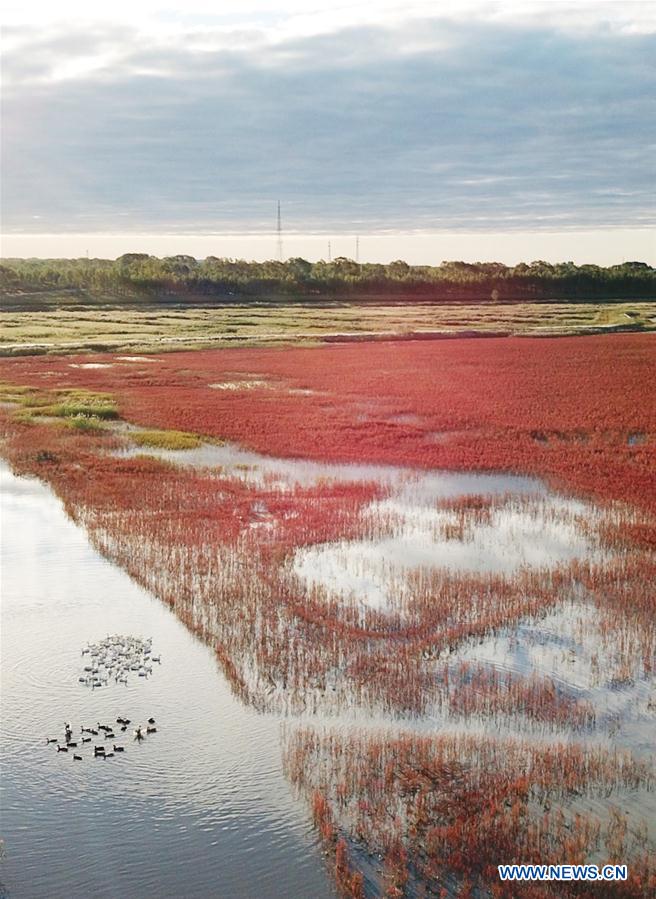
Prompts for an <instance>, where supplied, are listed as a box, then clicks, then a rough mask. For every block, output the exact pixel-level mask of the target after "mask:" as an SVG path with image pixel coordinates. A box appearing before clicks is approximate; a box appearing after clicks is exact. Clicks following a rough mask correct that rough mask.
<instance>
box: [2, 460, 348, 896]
mask: <svg viewBox="0 0 656 899" xmlns="http://www.w3.org/2000/svg"><path fill="white" fill-rule="evenodd" d="M0 476H1V490H2V507H1V511H2V569H1V571H2V672H3V683H2V732H1V750H2V758H3V763H2V786H1V788H2V799H1V806H0V807H1V809H2V836H3V838H4V848H5V859H4V862H3V864H2V868H3V873H2V880H3V883H4V888H5V891H6V895H8V896H11V897H15V899H21V897H29V899H40V897H44V899H45V897H48V899H58V897H67V899H75V897H80V899H81V897H84V899H87V897H89V896H93V897H97V899H104V897H121V899H133V897H134V899H136V897H139V899H141V897H150V896H152V897H158V899H160V897H176V899H180V897H185V899H192V897H253V899H255V897H257V899H262V897H281V899H282V897H285V899H286V897H318V899H321V897H329V896H333V895H334V894H333V892H332V888H331V886H330V883H329V879H328V875H327V872H326V870H325V867H324V861H323V859H322V856H321V853H320V851H319V849H318V847H317V845H316V842H315V840H314V837H313V834H312V831H311V827H310V823H309V820H308V817H307V807H306V806H305V805H304V804H301V802H300V801H296V800H295V799H294V798H293V796H292V794H291V792H290V788H289V785H288V783H287V782H286V781H285V779H284V776H283V774H282V769H281V758H280V733H279V730H280V722H279V720H278V719H276V718H275V717H273V716H263V715H258V714H255V713H254V712H251V711H250V710H248V709H246V708H244V707H243V706H242V705H241V704H240V703H239V702H238V701H237V700H235V699H234V698H233V697H232V695H231V692H230V689H229V687H228V685H227V684H226V682H225V680H224V678H223V676H222V674H221V672H220V670H219V668H218V666H217V663H216V661H215V659H214V656H213V654H212V652H211V651H210V650H209V648H208V647H206V646H205V645H204V644H202V643H201V642H200V641H199V640H198V639H196V638H195V637H194V636H193V635H192V634H190V633H189V632H188V631H187V630H186V628H185V627H184V625H182V623H181V622H180V621H179V620H178V619H177V618H176V617H175V615H174V614H173V613H171V612H170V611H169V610H168V609H167V608H166V607H165V606H163V605H162V604H161V603H160V602H159V601H158V600H156V599H154V598H153V597H152V596H151V595H150V594H148V593H147V592H145V591H144V590H142V589H141V588H140V587H138V586H137V585H136V584H134V583H133V582H132V581H131V580H130V578H129V577H128V576H127V575H126V574H125V573H124V572H123V571H121V570H119V569H118V568H116V567H115V566H114V565H112V564H111V563H110V562H108V561H106V560H105V559H103V558H102V557H100V556H99V555H98V554H97V553H96V552H95V550H93V549H92V548H91V546H90V545H89V543H88V541H87V538H86V536H85V534H84V532H83V531H82V530H81V529H80V528H78V527H76V526H75V525H74V524H73V523H72V522H71V521H70V520H69V519H68V518H67V517H66V514H65V512H64V510H63V507H62V505H61V503H60V502H59V501H58V500H57V498H56V497H54V496H53V494H52V493H51V492H50V491H49V490H48V489H47V488H46V487H44V486H43V485H42V484H40V483H38V482H37V481H34V480H27V479H22V478H20V479H19V478H17V477H15V476H14V475H12V474H11V473H10V472H9V471H8V469H7V468H6V467H5V466H2V468H0ZM113 633H121V634H133V635H136V636H143V637H149V636H152V638H153V649H154V652H156V653H161V657H162V664H161V666H155V670H154V672H153V675H152V677H150V678H148V679H147V680H144V679H143V678H137V677H133V678H131V679H130V682H129V684H128V686H124V685H114V684H112V685H111V686H109V687H103V688H102V689H99V690H95V691H91V690H90V689H87V688H86V687H84V686H83V685H82V684H80V683H78V676H79V674H80V673H81V668H82V666H83V665H84V664H85V659H86V658H88V657H84V659H83V658H82V656H81V654H80V651H81V648H82V646H84V645H86V643H87V641H92V642H93V641H96V640H98V639H100V638H102V637H104V636H106V635H107V634H113ZM117 715H122V716H125V717H128V718H130V719H131V720H132V722H142V723H145V721H146V719H147V718H148V717H150V716H153V717H155V718H156V719H157V726H158V733H157V734H156V735H153V736H151V737H149V738H148V739H147V740H146V741H145V742H144V743H143V744H141V745H138V744H136V743H135V742H133V740H132V738H131V737H130V739H127V740H126V737H125V736H124V737H123V738H122V739H121V740H120V742H122V743H124V745H125V746H126V748H127V751H126V752H125V753H124V754H123V755H122V756H115V757H114V758H113V759H107V760H105V761H103V760H102V759H97V760H94V758H93V756H92V754H91V753H90V752H89V749H88V747H85V748H84V750H83V752H82V754H83V761H81V762H75V761H73V758H72V753H68V754H64V753H60V754H58V753H57V752H56V750H55V749H54V747H53V746H46V745H45V738H46V736H59V737H60V738H61V737H62V735H63V722H64V721H70V722H71V723H72V725H73V728H74V731H77V730H78V728H79V726H80V724H82V723H83V724H85V725H92V724H94V723H95V722H97V721H98V720H100V721H101V722H105V721H106V722H108V723H109V722H111V721H114V720H115V719H116V717H117ZM131 731H132V728H130V731H129V733H130V734H131ZM96 742H103V741H102V740H96ZM107 742H108V741H105V743H107ZM109 742H111V741H109ZM117 742H119V741H118V740H117ZM91 745H92V744H91Z"/></svg>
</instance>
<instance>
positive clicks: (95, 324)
mask: <svg viewBox="0 0 656 899" xmlns="http://www.w3.org/2000/svg"><path fill="white" fill-rule="evenodd" d="M0 321H2V331H3V335H4V337H3V341H2V343H0V354H4V355H16V354H32V353H73V352H80V351H85V350H92V351H103V350H111V351H128V350H129V351H131V352H137V353H142V352H150V351H155V350H157V351H159V352H161V351H162V350H166V349H184V348H202V347H210V346H225V345H229V346H233V345H236V346H244V345H270V344H276V343H285V342H295V343H298V342H310V343H311V342H317V341H322V340H330V339H362V338H365V337H368V336H369V337H375V336H384V335H387V336H402V335H413V336H416V337H421V336H426V335H427V334H430V333H437V334H445V335H451V334H471V333H476V334H491V333H495V332H497V333H498V332H501V333H508V334H533V335H547V334H552V335H562V334H580V333H590V332H597V331H609V330H615V329H618V328H620V329H622V328H627V327H631V328H633V329H639V330H655V329H656V324H655V322H656V303H651V302H647V303H645V302H626V303H617V302H613V303H585V304H578V303H512V304H511V303H508V304H494V305H480V304H475V303H472V304H466V303H465V304H451V305H447V304H445V305H429V304H416V303H402V304H390V303H381V304H373V303H372V304H362V303H360V304H358V303H336V302H335V303H325V302H323V303H321V304H320V305H319V304H316V303H312V304H303V303H294V304H275V305H274V304H267V305H263V304H261V305H254V304H250V305H249V304H235V305H229V306H215V307H212V308H202V307H193V308H185V309H182V308H166V309H165V308H162V307H153V308H148V309H138V310H126V309H117V308H111V307H103V308H101V309H79V308H78V309H70V310H69V309H59V310H53V311H39V312H16V311H7V312H4V313H2V314H1V318H0Z"/></svg>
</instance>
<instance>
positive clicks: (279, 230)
mask: <svg viewBox="0 0 656 899" xmlns="http://www.w3.org/2000/svg"><path fill="white" fill-rule="evenodd" d="M276 233H277V235H278V238H277V241H276V253H277V256H278V262H282V218H281V217H280V200H278V227H277V229H276Z"/></svg>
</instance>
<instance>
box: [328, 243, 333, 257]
mask: <svg viewBox="0 0 656 899" xmlns="http://www.w3.org/2000/svg"><path fill="white" fill-rule="evenodd" d="M332 261H333V254H332V250H331V247H330V241H328V262H332Z"/></svg>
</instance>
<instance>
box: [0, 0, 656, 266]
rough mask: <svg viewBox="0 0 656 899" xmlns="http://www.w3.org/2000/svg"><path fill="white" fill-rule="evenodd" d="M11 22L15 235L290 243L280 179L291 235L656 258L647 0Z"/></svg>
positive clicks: (48, 245)
mask: <svg viewBox="0 0 656 899" xmlns="http://www.w3.org/2000/svg"><path fill="white" fill-rule="evenodd" d="M96 7H97V8H96ZM2 42H3V57H4V62H3V72H2V76H3V77H2V85H3V88H2V89H3V127H2V204H1V212H2V232H3V236H2V254H3V255H4V256H82V255H84V254H85V253H86V252H89V254H90V255H92V256H110V257H112V256H116V255H119V254H120V253H122V252H128V251H140V252H150V253H154V254H156V255H167V254H173V253H178V252H180V253H191V254H193V255H195V256H198V257H202V256H204V255H209V254H213V255H218V256H239V257H246V258H256V259H264V258H274V257H275V255H276V251H277V244H276V234H275V229H276V209H277V203H278V201H280V204H281V212H282V228H283V252H284V255H285V256H297V255H302V256H305V257H306V258H309V259H317V258H328V255H329V254H330V255H332V256H333V257H335V256H337V255H345V256H350V257H353V258H355V256H356V252H357V253H358V254H359V258H360V261H372V262H373V261H389V260H390V259H397V258H405V259H407V260H408V261H409V262H414V263H439V262H440V261H442V260H443V259H465V260H468V261H475V260H492V259H494V260H497V261H500V262H506V263H514V262H518V261H521V260H525V261H531V260H532V259H547V260H549V261H559V260H573V261H574V262H577V263H581V262H596V263H598V264H613V263H618V262H622V261H624V260H627V259H640V260H644V261H647V262H650V263H652V264H656V240H655V238H654V233H655V232H654V227H653V226H654V218H655V216H654V184H655V183H656V178H655V175H656V171H655V166H654V147H655V145H656V109H655V108H654V106H655V98H656V77H655V73H654V60H656V6H654V4H652V3H651V2H630V0H624V2H621V3H616V2H614V0H595V2H590V3H588V2H583V0H582V2H559V0H549V2H530V0H529V2H497V3H482V2H465V0H462V2H448V0H442V2H440V3H436V2H434V0H432V2H412V0H407V2H403V3H401V2H397V0H381V2H372V0H369V2H368V3H366V4H360V3H357V2H354V3H348V4H347V3H341V2H339V0H333V2H326V0H324V2H321V0H303V2H297V0H279V2H265V0H239V2H237V0H225V2H220V0H214V2H205V0H188V2H186V3H185V4H184V5H183V4H182V3H169V4H166V3H162V2H155V0H153V2H150V0H145V2H139V0H133V2H126V0H114V2H112V3H108V4H102V8H101V5H100V4H89V3H88V0H86V2H79V0H60V2H57V3H52V2H48V3H46V2H35V0H26V2H22V3H18V2H14V0H10V2H8V3H5V7H4V11H3V35H2ZM356 237H359V241H358V242H357V243H356Z"/></svg>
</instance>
